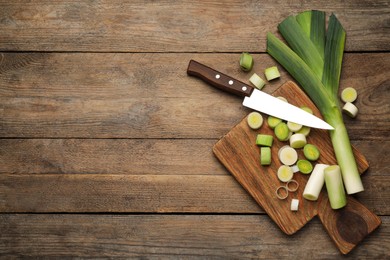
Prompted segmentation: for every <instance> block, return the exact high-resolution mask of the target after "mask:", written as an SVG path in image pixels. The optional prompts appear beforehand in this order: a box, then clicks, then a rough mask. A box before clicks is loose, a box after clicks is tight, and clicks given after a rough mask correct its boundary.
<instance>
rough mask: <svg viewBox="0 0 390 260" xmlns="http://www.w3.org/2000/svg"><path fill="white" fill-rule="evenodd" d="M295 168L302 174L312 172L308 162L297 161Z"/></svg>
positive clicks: (311, 166)
mask: <svg viewBox="0 0 390 260" xmlns="http://www.w3.org/2000/svg"><path fill="white" fill-rule="evenodd" d="M297 166H298V169H299V171H300V172H301V173H303V174H309V173H311V172H312V171H313V165H312V164H311V162H309V161H308V160H298V162H297Z"/></svg>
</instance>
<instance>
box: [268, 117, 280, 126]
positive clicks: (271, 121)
mask: <svg viewBox="0 0 390 260" xmlns="http://www.w3.org/2000/svg"><path fill="white" fill-rule="evenodd" d="M281 122H282V119H280V118H277V117H274V116H268V118H267V123H268V126H269V127H271V128H272V129H274V128H275V127H276V126H277V125H278V124H279V123H281Z"/></svg>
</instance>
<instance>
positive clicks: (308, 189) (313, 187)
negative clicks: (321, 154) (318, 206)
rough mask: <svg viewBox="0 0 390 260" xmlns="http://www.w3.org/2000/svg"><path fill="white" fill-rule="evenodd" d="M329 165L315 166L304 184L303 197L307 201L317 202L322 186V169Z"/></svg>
mask: <svg viewBox="0 0 390 260" xmlns="http://www.w3.org/2000/svg"><path fill="white" fill-rule="evenodd" d="M328 166H329V165H327V164H320V163H318V164H316V165H315V166H314V169H313V171H312V173H311V174H310V178H309V180H308V181H307V183H306V186H305V190H304V191H303V197H304V198H305V199H307V200H313V201H315V200H317V199H318V196H319V195H320V192H321V189H322V187H323V186H324V182H325V177H324V169H325V168H327V167H328Z"/></svg>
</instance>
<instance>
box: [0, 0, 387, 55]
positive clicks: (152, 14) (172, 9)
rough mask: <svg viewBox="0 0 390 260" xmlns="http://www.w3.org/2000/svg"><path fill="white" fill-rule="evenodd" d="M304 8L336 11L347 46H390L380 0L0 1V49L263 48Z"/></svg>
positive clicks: (376, 48) (369, 48) (371, 48)
mask: <svg viewBox="0 0 390 260" xmlns="http://www.w3.org/2000/svg"><path fill="white" fill-rule="evenodd" d="M21 4H22V6H23V8H21V7H20V6H21ZM310 9H319V10H323V11H326V12H327V14H328V15H330V14H331V12H334V13H335V14H336V15H337V17H338V18H339V19H340V21H341V23H342V24H343V26H344V27H345V29H346V30H347V32H348V33H347V37H348V38H347V45H346V50H347V51H362V50H364V51H388V50H389V44H388V43H389V27H388V17H389V13H390V7H389V5H388V1H385V0H376V1H335V0H332V1H327V2H324V1H310V2H305V1H287V2H286V1H280V0H279V1H270V0H266V1H259V2H258V1H242V0H240V1H224V2H218V1H217V2H215V1H206V2H205V1H201V2H193V1H157V2H156V1H142V0H141V1H140V0H139V1H118V0H116V1H93V0H89V1H82V2H75V1H66V0H63V1H55V2H53V1H34V2H30V3H29V2H25V1H12V2H5V1H2V2H1V3H0V10H1V11H0V31H1V32H2V37H1V38H0V50H5V51H21V50H22V51H26V50H28V51H31V50H33V51H87V52H89V51H103V52H107V51H110V52H112V51H114V52H118V51H119V52H124V51H127V52H199V51H201V52H241V51H243V50H247V51H251V52H264V51H265V37H266V33H267V32H268V31H271V32H276V27H277V24H278V23H279V22H281V21H282V20H283V19H284V18H285V17H287V16H288V15H291V14H297V13H298V12H300V11H304V10H310Z"/></svg>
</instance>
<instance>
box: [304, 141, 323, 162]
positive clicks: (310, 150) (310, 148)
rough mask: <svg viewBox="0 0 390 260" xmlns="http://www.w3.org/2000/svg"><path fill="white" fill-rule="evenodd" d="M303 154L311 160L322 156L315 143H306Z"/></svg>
mask: <svg viewBox="0 0 390 260" xmlns="http://www.w3.org/2000/svg"><path fill="white" fill-rule="evenodd" d="M303 155H304V156H305V157H306V159H308V160H310V161H315V160H318V158H320V150H319V149H318V148H317V146H315V145H314V144H306V145H305V146H304V147H303Z"/></svg>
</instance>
